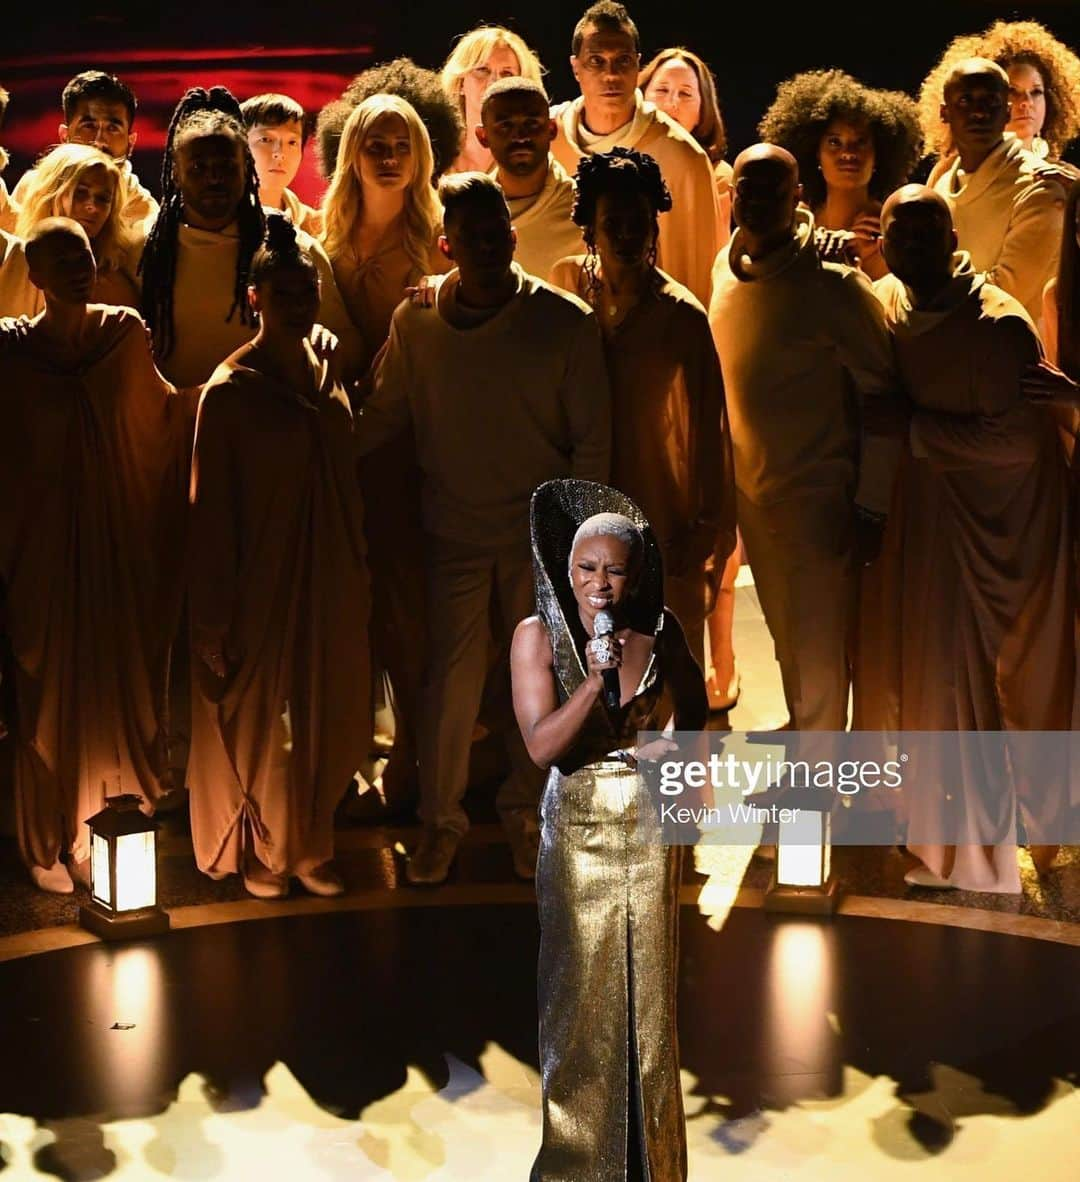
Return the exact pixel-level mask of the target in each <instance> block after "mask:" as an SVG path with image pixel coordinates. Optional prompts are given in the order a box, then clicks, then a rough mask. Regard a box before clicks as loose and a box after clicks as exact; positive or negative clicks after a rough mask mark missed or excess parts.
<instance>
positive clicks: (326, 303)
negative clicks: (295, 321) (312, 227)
mask: <svg viewBox="0 0 1080 1182" xmlns="http://www.w3.org/2000/svg"><path fill="white" fill-rule="evenodd" d="M297 239H298V241H299V242H300V245H301V246H302V247H304V248H305V249H306V250H307V251H308V252H309V253H310V254H311V256H312V258H313V259H314V261H315V266H316V267H317V268H318V271H319V280H320V282H321V284H322V300H321V302H320V304H319V323H320V324H322V325H325V327H327V328H328V329H330V331H331V332H333V333H335V334H336V335H337V336H338V338H339V340H340V342H341V349H342V355H343V358H344V361H345V364H346V367H347V368H350V367H355V364H356V360H357V358H358V357H359V354H360V352H361V343H360V340H359V335H358V334H357V332H356V330H355V329H354V328H353V326H352V321H351V320H350V319H349V315H348V313H347V312H346V311H345V305H344V303H343V302H342V299H341V293H340V292H339V291H338V288H337V284H336V283H335V281H334V272H333V269H332V267H331V266H330V260H329V259H328V258H327V257H326V252H325V251H324V250H323V248H322V247H321V246H320V245H319V243H317V242H316V241H315V240H314V239H313V238H310V237H309V236H308V235H307V234H304V233H303V232H302V231H301V232H299V233H298V234H297ZM239 249H240V238H239V234H238V231H237V228H236V225H235V223H234V224H233V225H231V226H227V227H226V228H225V229H224V230H221V231H215V230H200V229H196V228H195V227H194V226H186V225H181V227H180V231H179V242H178V257H177V262H176V279H175V281H174V288H173V323H174V333H173V347H172V350H171V352H170V353H169V354H168V356H167V357H159V358H158V365H159V366H160V367H161V371H162V373H164V374H165V376H166V377H167V378H168V379H169V380H170V381H171V382H174V383H175V384H176V385H177V386H181V387H185V386H198V385H201V384H202V383H203V382H205V381H206V380H207V379H208V378H209V377H210V375H211V374H212V373H213V372H214V370H215V369H216V368H217V367H218V366H219V365H220V364H221V362H222V361H224V360H225V358H226V357H230V356H231V355H232V354H233V353H235V352H236V350H237V349H239V348H240V346H241V345H244V344H246V343H247V342H248V341H250V340H251V338H252V337H253V336H254V335H255V331H256V330H255V326H254V325H252V324H245V323H244V321H243V320H241V319H240V309H239V308H234V309H233V311H232V316H231V318H230V317H229V309H230V308H231V307H232V303H233V298H234V297H233V288H234V286H235V282H236V257H237V252H238V251H239Z"/></svg>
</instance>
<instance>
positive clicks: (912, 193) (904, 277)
mask: <svg viewBox="0 0 1080 1182" xmlns="http://www.w3.org/2000/svg"><path fill="white" fill-rule="evenodd" d="M881 234H882V244H881V245H882V252H883V253H884V255H885V261H886V262H887V263H888V264H889V268H890V269H891V271H892V272H893V274H894V275H895V276H896V277H897V278H898V279H899V280H900V281H901V282H902V283H905V284H906V285H907V286H908V287H909V288H911V290H912V292H913V294H914V296H915V299H916V302H918V303H924V302H926V300H928V299H932V298H933V296H934V295H936V294H937V292H939V291H940V290H941V289H942V288H943V287H944V286H945V284H946V283H947V282H948V281H949V278H950V277H951V275H952V271H953V253H954V252H955V250H956V232H955V230H954V229H953V223H952V214H951V213H950V212H949V207H948V205H947V204H946V203H945V200H944V198H943V197H941V196H940V195H939V194H937V193H935V192H934V191H933V189H928V188H927V187H926V185H904V187H903V188H901V189H897V190H896V192H895V193H893V194H892V195H891V196H890V197H889V199H888V200H887V201H886V202H885V204H884V205H883V206H882V209H881Z"/></svg>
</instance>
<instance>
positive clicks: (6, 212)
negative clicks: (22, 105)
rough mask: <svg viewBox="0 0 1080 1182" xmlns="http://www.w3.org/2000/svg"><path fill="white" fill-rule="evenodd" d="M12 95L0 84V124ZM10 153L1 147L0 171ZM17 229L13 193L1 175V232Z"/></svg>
mask: <svg viewBox="0 0 1080 1182" xmlns="http://www.w3.org/2000/svg"><path fill="white" fill-rule="evenodd" d="M9 98H10V95H9V94H8V92H7V91H6V90H5V89H4V88H3V87H2V86H0V125H2V124H3V122H4V114H5V112H6V111H7V105H8V100H9ZM7 163H8V154H7V152H5V151H4V149H3V148H0V172H3V171H4V169H5V168H7ZM14 229H15V206H14V205H12V204H11V195H10V194H9V193H8V189H7V185H6V184H5V182H4V178H3V177H0V232H4V233H7V234H10V233H11V231H12V230H14Z"/></svg>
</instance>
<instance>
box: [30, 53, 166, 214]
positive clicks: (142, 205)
mask: <svg viewBox="0 0 1080 1182" xmlns="http://www.w3.org/2000/svg"><path fill="white" fill-rule="evenodd" d="M60 103H61V106H62V107H63V111H64V121H63V123H61V124H60V126H59V128H58V129H57V135H58V136H59V139H60V142H61V143H62V144H69V143H70V144H89V145H90V146H91V147H94V148H98V149H100V150H101V151H102V152H104V153H105V155H106V156H111V157H112V158H113V159H114V160H115V161H116V162H117V163H118V164H119V166H120V174H121V181H122V186H123V187H122V189H121V213H122V214H123V217H124V220H125V221H127V222H129V223H131V225H133V226H138V225H140V224H141V223H143V222H146V221H149V220H150V219H152V218H153V217H154V216H155V215H156V214H157V210H158V206H157V202H156V201H155V200H154V198H153V197H152V196H151V195H150V193H149V191H148V190H147V189H145V188H144V187H143V186H142V184H141V183H140V182H139V178H138V177H137V176H136V175H135V173H134V172H133V171H132V168H131V159H130V156H131V150H132V149H133V148H134V147H135V139H136V132H135V130H134V127H135V108H136V102H135V95H134V93H133V92H132V90H131V87H129V86H128V85H127V84H126V83H125V82H121V81H120V79H119V78H117V77H116V75H115V74H106V73H105V72H104V71H103V70H84V71H83V73H81V74H76V75H75V77H74V78H72V79H71V81H70V82H69V83H68V84H67V85H66V86H65V87H64V90H63V93H62V94H61V96H60ZM33 185H34V170H33V169H31V170H30V171H29V172H27V173H24V174H23V177H22V179H21V180H20V181H19V183H18V184H17V185H16V186H15V189H14V191H13V193H12V194H11V197H12V200H13V201H14V202H15V204H16V205H21V204H22V201H23V194H24V193H25V192H26V190H27V189H28V188H29V187H31V186H33Z"/></svg>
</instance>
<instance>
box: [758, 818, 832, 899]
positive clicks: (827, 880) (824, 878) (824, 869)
mask: <svg viewBox="0 0 1080 1182" xmlns="http://www.w3.org/2000/svg"><path fill="white" fill-rule="evenodd" d="M784 812H785V813H787V814H788V815H786V816H785V815H781V817H780V820H779V822H778V826H777V838H776V876H775V877H774V879H773V882H772V885H771V886H770V887H769V889H768V891H767V892H766V894H765V909H766V910H767V911H790V912H795V913H796V914H800V915H831V914H832V913H833V911H835V910H836V904H837V892H836V879H835V878H833V876H832V865H831V862H832V840H831V838H832V832H831V825H830V822H831V820H832V818H831V816H830V815H829V813H827V812H821V813H819V812H815V811H812V810H809V809H795V810H784Z"/></svg>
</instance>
